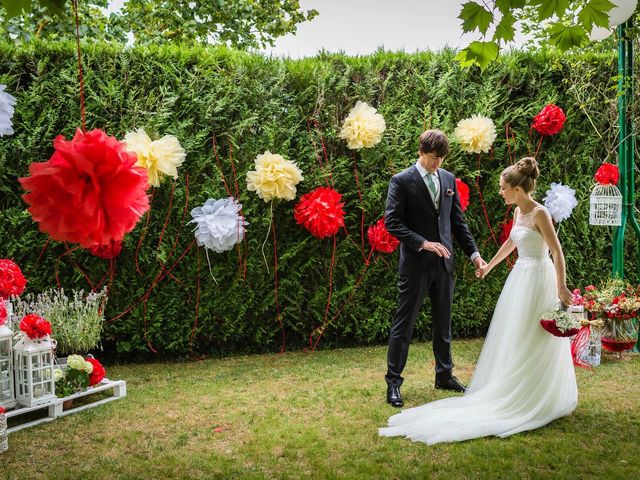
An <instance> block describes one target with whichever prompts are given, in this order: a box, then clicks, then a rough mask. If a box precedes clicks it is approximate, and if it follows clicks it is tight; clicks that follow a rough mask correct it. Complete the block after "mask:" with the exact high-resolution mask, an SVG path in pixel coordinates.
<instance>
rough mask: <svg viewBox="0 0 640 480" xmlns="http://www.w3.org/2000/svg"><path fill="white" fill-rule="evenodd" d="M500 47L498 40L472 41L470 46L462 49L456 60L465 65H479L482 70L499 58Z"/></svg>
mask: <svg viewBox="0 0 640 480" xmlns="http://www.w3.org/2000/svg"><path fill="white" fill-rule="evenodd" d="M499 51H500V47H499V46H498V44H497V43H496V42H471V43H470V44H469V46H468V47H466V48H464V49H463V50H460V52H458V54H457V55H456V56H455V60H457V61H458V62H460V65H462V66H463V67H470V66H472V65H478V66H479V67H480V68H481V69H482V70H484V69H485V68H487V65H489V64H490V63H491V62H492V61H494V60H495V59H496V58H498V52H499Z"/></svg>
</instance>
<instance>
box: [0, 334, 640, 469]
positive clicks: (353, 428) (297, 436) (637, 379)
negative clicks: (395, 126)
mask: <svg viewBox="0 0 640 480" xmlns="http://www.w3.org/2000/svg"><path fill="white" fill-rule="evenodd" d="M480 347H481V341H480V340H469V341H455V342H454V359H455V360H456V363H457V366H456V371H455V373H456V375H457V376H458V377H459V378H460V379H461V380H462V381H464V382H465V383H466V382H468V381H469V379H470V377H471V373H472V370H473V365H474V362H475V361H476V359H477V357H478V354H479V351H480ZM385 359H386V349H385V348H384V347H373V348H354V349H349V350H334V351H326V352H316V353H301V352H300V353H286V354H284V355H278V354H273V355H260V356H243V357H234V358H227V359H222V360H206V361H202V362H188V363H155V364H148V365H123V366H113V367H110V368H108V376H109V378H112V379H125V380H127V387H128V396H127V397H126V398H125V399H123V400H119V401H116V402H112V403H109V404H107V405H103V406H100V407H97V408H95V409H90V410H87V411H84V412H80V413H76V414H74V415H69V416H67V417H64V418H61V419H58V420H55V421H53V422H49V423H45V424H42V425H39V426H36V427H33V428H29V429H25V430H21V431H19V432H16V433H14V434H12V435H10V437H9V451H7V452H5V453H4V454H2V455H0V478H16V479H17V478H28V479H40V478H56V479H83V480H84V479H94V478H99V479H102V478H110V479H111V478H114V479H115V478H118V479H134V478H145V479H146V478H150V479H151V478H153V479H169V478H201V479H211V478H224V479H228V478H242V479H245V478H248V479H252V478H278V479H280V478H291V479H297V478H385V479H393V478H421V479H427V478H429V479H431V478H433V479H451V478H465V479H473V478H490V479H498V478H530V479H540V478H558V479H573V478H580V479H582V478H593V479H605V478H606V479H615V478H629V479H632V478H640V459H639V456H640V448H639V447H640V395H639V393H640V388H639V386H640V356H638V355H632V354H627V355H626V358H623V359H621V360H617V359H615V358H613V357H611V356H608V355H607V356H605V357H604V359H603V364H602V366H601V367H600V368H598V369H597V370H596V371H595V373H592V372H587V371H582V370H580V371H578V385H579V389H580V402H579V405H578V408H577V410H576V411H575V412H574V413H573V415H571V416H570V417H566V418H563V419H560V420H558V421H556V422H553V423H552V424H550V425H548V426H547V427H545V428H542V429H540V430H536V431H532V432H526V433H523V434H519V435H515V436H513V437H510V438H508V439H499V438H485V439H478V440H472V441H467V442H462V443H456V444H438V445H434V446H431V447H429V446H426V445H424V444H421V443H412V442H410V441H408V440H406V439H404V438H380V437H378V433H377V428H378V427H381V426H384V425H386V421H387V418H388V416H389V415H390V414H392V413H394V412H395V410H394V409H392V408H391V407H389V406H388V405H387V404H386V403H385V402H384V396H385V384H384V379H383V375H384V371H385ZM432 383H433V356H432V353H431V346H430V345H429V344H416V345H413V346H412V350H411V352H410V356H409V362H408V366H407V369H406V372H405V385H404V387H403V394H404V397H405V404H406V405H407V406H416V405H419V404H422V403H425V402H428V401H431V400H435V399H437V398H442V397H445V396H448V395H449V394H448V393H443V392H441V391H436V390H435V389H434V388H433V385H432Z"/></svg>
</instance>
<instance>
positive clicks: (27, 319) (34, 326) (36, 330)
mask: <svg viewBox="0 0 640 480" xmlns="http://www.w3.org/2000/svg"><path fill="white" fill-rule="evenodd" d="M20 330H22V331H23V332H24V333H26V334H27V336H28V337H29V338H30V339H32V340H35V339H36V338H42V337H44V336H46V335H51V324H50V323H49V321H48V320H45V319H44V318H42V317H41V316H39V315H36V314H35V313H30V314H29V315H25V316H24V317H23V318H22V320H20Z"/></svg>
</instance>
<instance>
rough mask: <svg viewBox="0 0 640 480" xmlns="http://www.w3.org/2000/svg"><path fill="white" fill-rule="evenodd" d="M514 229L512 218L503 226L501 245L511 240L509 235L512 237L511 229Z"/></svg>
mask: <svg viewBox="0 0 640 480" xmlns="http://www.w3.org/2000/svg"><path fill="white" fill-rule="evenodd" d="M512 228H513V218H511V219H510V220H509V221H508V222H505V223H503V224H502V230H501V231H500V243H501V244H502V243H504V242H506V241H507V240H509V235H511V229H512Z"/></svg>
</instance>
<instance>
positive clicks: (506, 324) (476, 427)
mask: <svg viewBox="0 0 640 480" xmlns="http://www.w3.org/2000/svg"><path fill="white" fill-rule="evenodd" d="M536 208H544V207H536ZM532 213H533V212H531V213H529V214H527V215H520V216H518V217H517V220H516V224H515V225H514V227H513V229H512V231H511V239H512V240H513V241H515V243H516V246H517V248H518V254H519V258H518V260H517V261H516V263H515V265H514V267H513V269H512V271H511V273H510V274H509V277H508V278H507V281H506V282H505V284H504V287H503V289H502V293H501V294H500V298H499V299H498V303H497V304H496V308H495V311H494V314H493V318H492V320H491V325H490V327H489V332H488V333H487V338H486V340H485V342H484V346H483V347H482V352H481V353H480V358H479V360H478V364H477V366H476V370H475V372H474V374H473V378H472V380H471V383H470V385H469V388H468V389H467V391H466V392H465V394H464V396H461V397H451V398H446V399H443V400H438V401H435V402H432V403H428V404H426V405H422V406H420V407H415V408H410V409H407V410H403V411H402V412H401V413H399V414H397V415H394V416H392V417H391V418H390V419H389V427H387V428H381V429H379V433H380V435H381V436H386V437H393V436H405V437H407V438H410V439H411V440H413V441H419V442H425V443H427V444H434V443H438V442H456V441H461V440H468V439H471V438H478V437H486V436H489V435H496V436H499V437H507V436H509V435H513V434H514V433H518V432H523V431H525V430H532V429H534V428H539V427H542V426H543V425H546V424H548V423H549V422H551V421H553V420H555V419H557V418H559V417H563V416H565V415H569V414H570V413H571V412H572V411H573V410H574V409H575V408H576V405H577V402H578V387H577V384H576V377H575V372H574V369H573V362H572V360H571V351H570V350H571V349H570V343H569V339H567V338H559V337H554V336H553V335H551V334H550V333H548V332H546V331H545V330H544V329H543V328H542V327H541V326H540V323H539V320H540V314H542V313H543V312H545V311H548V310H553V309H554V308H555V307H556V305H557V302H558V299H557V287H556V276H555V271H554V267H553V263H552V261H551V259H550V257H549V250H548V248H547V245H546V243H545V241H544V239H543V237H542V235H541V234H540V233H539V232H538V231H537V230H534V225H533V214H532Z"/></svg>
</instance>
